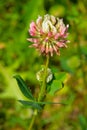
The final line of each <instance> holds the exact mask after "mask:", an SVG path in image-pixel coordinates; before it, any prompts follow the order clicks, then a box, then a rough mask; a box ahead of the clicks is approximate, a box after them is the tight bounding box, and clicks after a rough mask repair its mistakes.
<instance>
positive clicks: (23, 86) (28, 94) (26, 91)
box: [13, 75, 34, 100]
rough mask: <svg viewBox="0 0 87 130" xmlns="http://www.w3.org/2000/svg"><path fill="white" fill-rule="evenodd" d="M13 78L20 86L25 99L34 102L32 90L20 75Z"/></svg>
mask: <svg viewBox="0 0 87 130" xmlns="http://www.w3.org/2000/svg"><path fill="white" fill-rule="evenodd" d="M13 77H14V78H15V79H16V80H17V83H18V86H19V88H20V90H21V92H22V93H23V95H24V96H25V97H27V98H29V99H30V100H34V97H33V95H32V93H31V91H30V89H28V87H27V85H26V83H25V81H24V80H23V79H22V78H21V77H20V76H19V75H15V76H13Z"/></svg>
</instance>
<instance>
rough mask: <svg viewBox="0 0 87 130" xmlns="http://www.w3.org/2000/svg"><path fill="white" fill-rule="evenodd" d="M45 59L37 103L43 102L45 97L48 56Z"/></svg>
mask: <svg viewBox="0 0 87 130" xmlns="http://www.w3.org/2000/svg"><path fill="white" fill-rule="evenodd" d="M46 58H47V59H46V66H45V71H44V76H43V83H42V86H41V90H40V93H39V97H38V102H40V101H42V100H44V98H45V95H46V79H47V69H48V65H49V55H47V57H46Z"/></svg>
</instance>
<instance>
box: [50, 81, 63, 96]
mask: <svg viewBox="0 0 87 130" xmlns="http://www.w3.org/2000/svg"><path fill="white" fill-rule="evenodd" d="M63 87H64V85H63V83H62V82H61V81H58V80H54V81H53V83H52V84H51V86H50V91H49V94H50V95H54V94H55V92H57V91H58V90H60V89H62V88H63Z"/></svg>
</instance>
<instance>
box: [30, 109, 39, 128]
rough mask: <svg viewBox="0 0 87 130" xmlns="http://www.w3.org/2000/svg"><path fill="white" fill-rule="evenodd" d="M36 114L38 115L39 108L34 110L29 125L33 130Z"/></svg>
mask: <svg viewBox="0 0 87 130" xmlns="http://www.w3.org/2000/svg"><path fill="white" fill-rule="evenodd" d="M36 116H37V109H35V110H34V114H33V117H32V120H31V123H30V125H29V128H28V130H32V127H33V125H34V122H35V119H36Z"/></svg>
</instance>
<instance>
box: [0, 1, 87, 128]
mask: <svg viewBox="0 0 87 130" xmlns="http://www.w3.org/2000/svg"><path fill="white" fill-rule="evenodd" d="M47 13H48V14H52V15H54V16H57V17H60V18H63V19H64V23H65V24H69V25H70V27H69V33H70V34H69V40H70V41H71V42H70V43H68V48H67V49H62V50H61V56H60V57H59V56H54V57H53V58H52V59H51V61H50V63H51V65H50V66H51V68H54V69H55V70H57V71H59V72H60V71H65V72H67V73H68V75H67V79H66V81H65V87H64V88H63V89H62V90H61V91H59V92H58V93H56V94H55V96H54V97H53V96H50V95H48V96H47V100H49V101H56V102H61V101H64V102H67V104H68V105H66V106H63V105H51V106H49V105H46V106H45V108H44V111H43V112H42V113H41V117H40V118H37V120H36V122H35V125H34V130H87V1H86V0H36V1H35V0H0V130H27V128H28V126H29V122H30V120H31V117H32V109H26V108H24V107H23V106H22V105H21V104H20V103H19V102H18V101H17V100H18V99H24V98H25V97H24V96H23V95H22V94H21V92H20V90H19V88H18V86H17V84H16V81H15V79H13V77H12V76H13V75H14V74H20V75H21V76H22V77H23V78H24V80H25V81H26V84H27V85H28V86H29V87H30V88H31V91H32V93H33V94H34V95H35V96H37V93H38V92H39V84H38V82H37V80H36V76H35V74H36V72H37V71H38V70H39V69H40V65H42V64H44V58H43V57H41V56H40V55H39V53H38V52H37V51H36V50H35V49H33V48H29V47H28V46H29V43H28V42H27V40H26V39H27V38H28V37H29V36H28V28H29V24H30V22H31V21H32V20H35V19H36V18H37V17H38V15H42V16H43V15H44V14H47Z"/></svg>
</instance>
